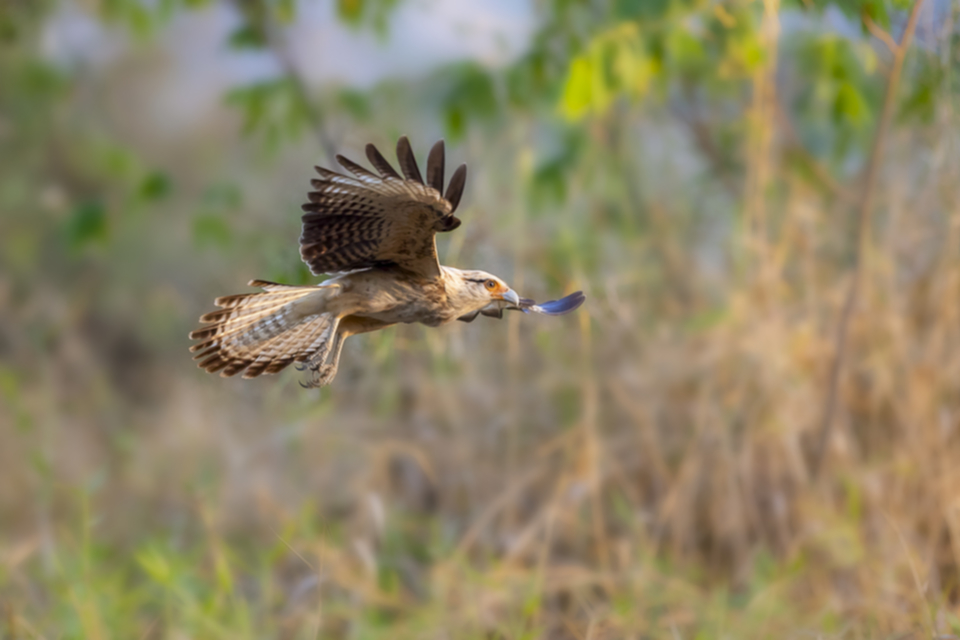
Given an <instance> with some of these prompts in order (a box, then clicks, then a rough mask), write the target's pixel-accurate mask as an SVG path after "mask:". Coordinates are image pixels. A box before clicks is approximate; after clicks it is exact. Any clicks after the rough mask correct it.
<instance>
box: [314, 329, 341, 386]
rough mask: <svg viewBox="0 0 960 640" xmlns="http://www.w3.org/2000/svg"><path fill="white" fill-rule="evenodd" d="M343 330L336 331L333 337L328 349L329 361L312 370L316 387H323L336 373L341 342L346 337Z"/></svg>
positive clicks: (331, 380)
mask: <svg viewBox="0 0 960 640" xmlns="http://www.w3.org/2000/svg"><path fill="white" fill-rule="evenodd" d="M346 337H347V336H346V335H344V333H343V332H341V331H338V332H337V334H336V336H334V338H333V346H332V348H331V349H329V350H328V352H329V354H330V361H329V362H327V363H325V364H324V365H322V366H320V367H319V368H317V369H315V370H314V374H315V376H316V378H315V379H316V382H317V386H318V387H323V386H326V385H328V384H330V383H331V382H333V379H334V377H336V375H337V367H339V366H340V352H341V351H342V350H343V343H344V340H345V339H346Z"/></svg>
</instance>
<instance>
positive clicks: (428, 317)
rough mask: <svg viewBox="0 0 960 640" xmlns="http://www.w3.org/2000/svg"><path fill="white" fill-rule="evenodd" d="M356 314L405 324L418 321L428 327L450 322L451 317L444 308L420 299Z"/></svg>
mask: <svg viewBox="0 0 960 640" xmlns="http://www.w3.org/2000/svg"><path fill="white" fill-rule="evenodd" d="M357 315H362V316H364V317H367V318H373V319H375V320H380V321H381V322H390V323H397V322H403V323H407V324H411V323H414V322H419V323H421V324H425V325H427V326H428V327H436V326H439V325H441V324H444V323H445V322H450V320H452V319H453V317H452V316H451V314H450V313H448V312H447V311H446V310H445V309H443V308H440V307H437V306H434V305H425V304H423V303H421V302H420V301H415V302H405V303H401V304H398V305H397V306H395V307H393V308H391V309H385V310H383V311H376V312H367V313H362V314H357Z"/></svg>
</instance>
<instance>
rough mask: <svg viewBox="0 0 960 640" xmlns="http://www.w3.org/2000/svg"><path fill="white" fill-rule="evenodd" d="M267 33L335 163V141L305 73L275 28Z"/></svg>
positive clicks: (325, 148) (318, 136)
mask: <svg viewBox="0 0 960 640" xmlns="http://www.w3.org/2000/svg"><path fill="white" fill-rule="evenodd" d="M267 34H268V35H267V44H268V46H269V47H270V50H271V51H272V52H273V55H274V56H276V58H277V60H278V61H279V62H280V66H281V67H282V68H283V73H284V75H286V76H287V77H288V78H289V79H290V81H291V82H292V83H293V88H294V90H295V91H296V93H297V98H298V99H299V100H300V102H301V103H302V104H303V108H304V109H305V110H306V112H307V117H308V118H309V120H310V126H311V127H313V132H314V135H315V136H316V137H317V142H318V143H319V144H320V149H321V150H322V151H323V153H324V155H326V156H327V160H328V161H329V162H330V164H333V162H334V159H335V157H336V151H335V149H334V145H333V141H332V140H331V139H330V136H329V135H328V134H327V130H326V127H324V125H323V114H322V113H321V112H320V108H319V107H318V106H317V105H316V104H315V103H314V101H313V98H312V97H311V96H310V91H309V90H308V89H307V83H306V81H305V80H304V78H303V74H302V73H300V69H299V68H298V67H297V64H296V62H294V60H293V57H292V56H291V55H290V52H289V51H288V50H287V47H286V45H285V44H284V43H282V42H280V38H279V37H278V36H277V35H276V33H275V30H274V29H272V28H270V27H268V28H267Z"/></svg>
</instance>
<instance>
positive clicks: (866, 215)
mask: <svg viewBox="0 0 960 640" xmlns="http://www.w3.org/2000/svg"><path fill="white" fill-rule="evenodd" d="M922 6H923V0H915V2H914V3H913V8H912V9H911V10H910V18H909V19H908V20H907V27H906V29H904V32H903V37H902V38H901V39H900V44H897V45H896V46H895V48H892V49H891V51H893V68H892V69H891V71H890V77H889V78H888V80H887V89H886V93H885V94H884V98H883V111H882V112H881V114H880V121H879V122H878V123H877V132H876V134H875V136H874V139H873V149H872V150H871V152H870V159H869V160H868V162H867V167H866V174H865V177H864V181H863V191H862V193H861V196H860V206H859V211H858V214H857V244H856V246H855V248H854V254H853V274H852V279H851V281H850V288H849V289H848V290H847V296H846V298H845V300H844V302H843V307H842V310H841V312H840V321H839V324H838V325H837V334H836V337H835V339H834V352H833V361H832V363H831V366H830V375H829V379H828V383H827V397H826V402H825V403H824V407H823V415H822V418H821V421H820V435H819V438H818V442H817V449H816V453H815V454H814V459H813V470H812V473H813V477H814V478H817V476H818V475H819V474H820V469H821V467H822V465H823V459H824V457H825V455H826V451H827V443H828V442H829V440H830V433H831V431H832V428H833V423H834V414H835V413H836V409H837V396H838V394H839V386H840V377H841V375H842V373H843V365H844V362H845V359H846V351H847V334H848V333H849V327H850V319H851V317H852V316H853V311H854V308H855V307H856V303H857V299H858V297H859V295H860V283H861V280H862V279H863V276H862V271H863V269H862V264H863V254H864V252H865V251H866V248H867V241H868V240H869V226H870V213H871V211H872V209H873V199H874V191H876V184H877V178H878V176H879V173H880V163H881V160H882V157H883V149H884V146H885V144H886V138H887V133H888V131H889V129H890V122H891V120H892V119H893V111H894V108H895V107H896V96H897V89H898V88H899V85H900V74H901V72H902V71H903V61H904V58H905V57H906V54H907V50H908V49H909V48H910V41H911V40H912V39H913V34H914V31H916V28H917V19H918V18H919V17H920V8H921V7H922ZM867 28H869V25H868V27H867ZM888 46H889V45H888Z"/></svg>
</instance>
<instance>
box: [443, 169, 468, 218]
mask: <svg viewBox="0 0 960 640" xmlns="http://www.w3.org/2000/svg"><path fill="white" fill-rule="evenodd" d="M466 183H467V165H465V164H462V165H460V166H459V167H457V170H456V171H454V172H453V175H452V176H450V184H448V185H447V193H446V194H444V196H443V197H444V199H446V201H447V202H449V203H450V213H453V212H454V211H456V210H457V206H458V205H459V204H460V196H462V195H463V187H464V185H465V184H466Z"/></svg>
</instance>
